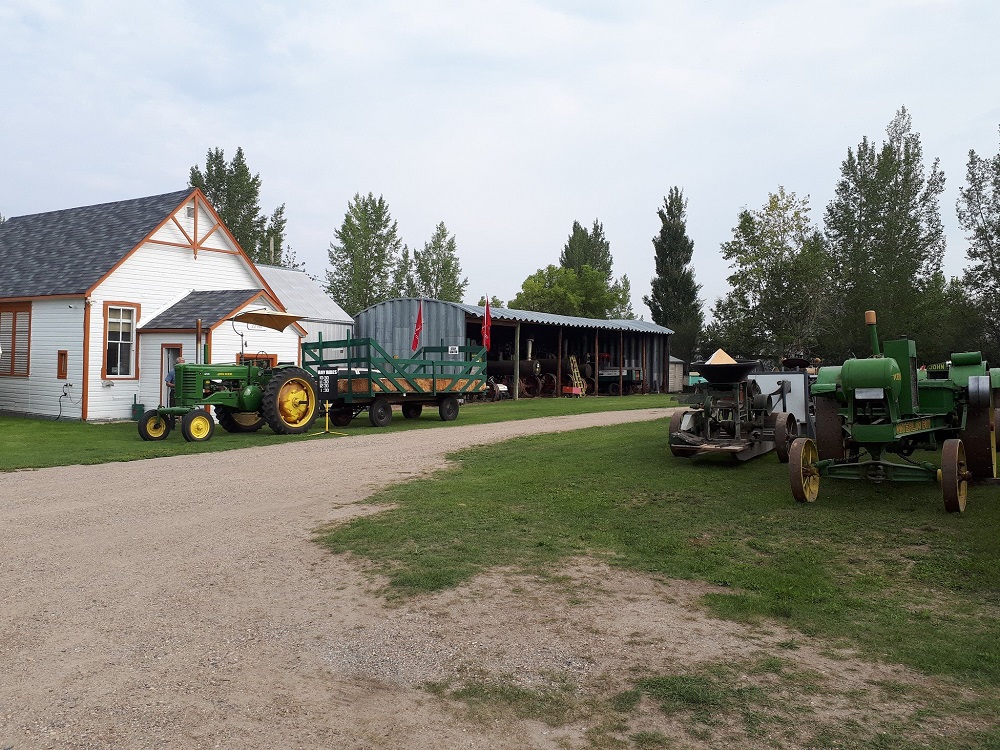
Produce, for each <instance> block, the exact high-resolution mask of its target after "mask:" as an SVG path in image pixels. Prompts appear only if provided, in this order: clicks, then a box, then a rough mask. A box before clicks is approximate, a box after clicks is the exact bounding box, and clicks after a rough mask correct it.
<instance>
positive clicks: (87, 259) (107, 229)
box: [0, 189, 191, 299]
mask: <svg viewBox="0 0 1000 750" xmlns="http://www.w3.org/2000/svg"><path fill="white" fill-rule="evenodd" d="M190 194H191V190H190V189H187V190H179V191H176V192H173V193H164V194H163V195H152V196H149V197H147V198H135V199H133V200H127V201H117V202H115V203H102V204H100V205H97V206H83V207H80V208H67V209H64V210H62V211H50V212H48V213H44V214H31V215H30V216H14V217H12V218H10V219H7V221H6V222H5V223H3V224H0V269H3V271H2V273H0V299H2V298H4V297H44V296H49V295H53V294H84V293H85V292H86V291H87V290H88V289H90V288H91V287H92V286H94V285H95V284H96V283H97V282H98V281H100V279H101V277H103V276H104V275H105V274H106V273H107V272H108V271H110V270H111V268H112V267H114V265H115V263H117V262H118V261H120V260H121V259H122V258H123V257H124V256H125V254H126V253H127V252H129V251H130V250H131V249H132V248H134V247H135V246H136V245H138V244H139V243H140V242H141V241H142V240H143V238H145V237H146V235H148V234H149V233H150V232H152V231H153V230H154V229H156V227H157V226H158V225H159V224H160V222H162V221H163V220H164V219H165V218H167V216H168V215H169V214H170V213H171V212H172V211H174V210H175V209H176V208H177V207H178V206H180V205H181V203H182V202H183V200H184V199H185V198H186V197H187V196H188V195H190Z"/></svg>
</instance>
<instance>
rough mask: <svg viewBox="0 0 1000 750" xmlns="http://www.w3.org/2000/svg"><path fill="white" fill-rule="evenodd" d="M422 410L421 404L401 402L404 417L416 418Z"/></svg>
mask: <svg viewBox="0 0 1000 750" xmlns="http://www.w3.org/2000/svg"><path fill="white" fill-rule="evenodd" d="M423 410H424V405H423V404H412V403H411V404H403V416H404V417H405V418H406V419H417V418H418V417H420V415H421V413H422V412H423Z"/></svg>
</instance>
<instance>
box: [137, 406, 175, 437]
mask: <svg viewBox="0 0 1000 750" xmlns="http://www.w3.org/2000/svg"><path fill="white" fill-rule="evenodd" d="M171 427H173V422H172V420H170V419H169V418H167V417H163V416H160V413H159V412H158V411H156V409H150V410H149V411H147V412H143V415H142V416H141V417H139V437H141V438H142V439H143V440H165V439H166V437H167V435H169V434H170V428H171Z"/></svg>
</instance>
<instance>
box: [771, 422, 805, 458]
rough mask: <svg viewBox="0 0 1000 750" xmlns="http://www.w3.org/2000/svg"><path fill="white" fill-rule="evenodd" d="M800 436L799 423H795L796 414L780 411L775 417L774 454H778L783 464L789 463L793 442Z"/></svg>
mask: <svg viewBox="0 0 1000 750" xmlns="http://www.w3.org/2000/svg"><path fill="white" fill-rule="evenodd" d="M798 436H799V423H798V422H796V421H795V415H794V414H789V413H788V412H786V411H779V412H778V413H777V414H775V415H774V452H775V453H777V454H778V460H779V461H781V463H783V464H787V463H788V452H789V451H790V450H791V448H792V441H794V440H795V438H797V437H798Z"/></svg>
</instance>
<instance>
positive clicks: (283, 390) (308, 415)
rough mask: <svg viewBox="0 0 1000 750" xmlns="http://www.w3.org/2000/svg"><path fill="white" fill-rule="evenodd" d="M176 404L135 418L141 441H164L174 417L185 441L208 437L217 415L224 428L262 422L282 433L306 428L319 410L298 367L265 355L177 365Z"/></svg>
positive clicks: (249, 427)
mask: <svg viewBox="0 0 1000 750" xmlns="http://www.w3.org/2000/svg"><path fill="white" fill-rule="evenodd" d="M175 382H176V387H175V390H174V403H173V404H171V405H170V406H161V407H158V408H156V409H150V410H149V411H147V412H145V413H144V414H143V415H142V417H141V418H140V419H139V435H140V436H141V437H142V439H143V440H163V439H165V438H166V437H167V435H169V434H170V430H171V429H172V428H173V426H174V424H175V422H176V420H177V418H180V422H181V434H183V435H184V439H185V440H187V441H189V442H202V441H205V440H208V439H210V438H211V437H212V432H213V431H214V429H215V420H213V419H212V414H211V412H210V411H209V409H208V407H210V406H212V407H215V416H216V419H218V421H219V424H220V425H222V428H223V429H225V430H227V431H228V432H256V431H257V430H259V429H260V428H261V427H263V426H264V425H265V424H267V425H268V427H270V428H271V429H272V430H274V431H275V432H277V433H280V434H283V435H292V434H299V433H303V432H306V431H307V430H308V429H309V428H310V427H311V426H312V424H313V422H314V421H315V420H316V416H317V415H318V413H319V409H318V399H317V395H316V384H315V382H314V381H313V378H312V376H311V375H310V374H309V373H308V372H306V371H305V370H303V369H302V368H300V367H295V366H293V365H277V366H275V367H270V366H269V363H268V362H267V361H266V360H256V361H254V360H250V361H249V362H248V363H245V364H217V365H206V364H178V365H177V367H176V371H175Z"/></svg>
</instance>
